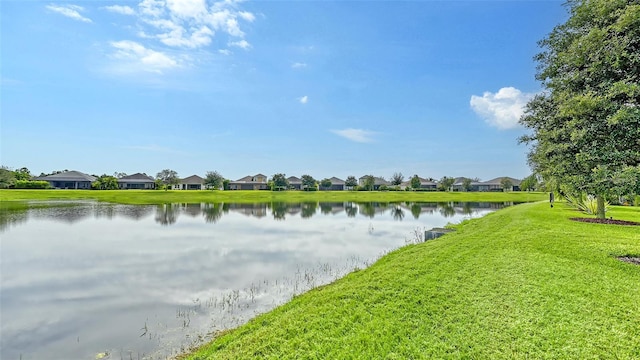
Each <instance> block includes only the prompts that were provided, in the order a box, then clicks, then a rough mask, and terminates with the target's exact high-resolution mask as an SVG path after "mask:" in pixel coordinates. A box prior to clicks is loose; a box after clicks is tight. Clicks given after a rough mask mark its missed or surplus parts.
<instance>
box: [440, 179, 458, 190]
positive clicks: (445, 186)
mask: <svg viewBox="0 0 640 360" xmlns="http://www.w3.org/2000/svg"><path fill="white" fill-rule="evenodd" d="M455 181H456V179H454V178H451V177H448V176H443V177H442V179H440V181H439V182H438V190H440V191H450V190H451V186H452V185H453V183H454V182H455Z"/></svg>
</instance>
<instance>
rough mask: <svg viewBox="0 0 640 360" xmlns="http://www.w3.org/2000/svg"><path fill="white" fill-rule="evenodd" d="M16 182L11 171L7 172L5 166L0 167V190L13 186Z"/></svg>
mask: <svg viewBox="0 0 640 360" xmlns="http://www.w3.org/2000/svg"><path fill="white" fill-rule="evenodd" d="M15 182H16V177H15V174H14V172H13V171H11V170H9V168H7V167H6V166H1V167H0V189H6V188H8V187H10V186H13V184H15Z"/></svg>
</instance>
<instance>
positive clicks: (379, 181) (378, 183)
mask: <svg viewBox="0 0 640 360" xmlns="http://www.w3.org/2000/svg"><path fill="white" fill-rule="evenodd" d="M367 177H369V175H365V176H362V177H360V179H358V185H359V186H364V185H365V181H366V179H367ZM382 185H384V186H389V185H391V183H390V182H388V181H387V180H385V179H383V178H381V177H377V176H374V177H373V190H378V189H380V186H382Z"/></svg>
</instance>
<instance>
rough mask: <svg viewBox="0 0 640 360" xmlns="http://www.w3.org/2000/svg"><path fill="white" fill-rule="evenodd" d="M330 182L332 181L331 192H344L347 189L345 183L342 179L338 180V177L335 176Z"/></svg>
mask: <svg viewBox="0 0 640 360" xmlns="http://www.w3.org/2000/svg"><path fill="white" fill-rule="evenodd" d="M329 180H331V186H330V187H329V190H331V191H343V190H344V189H345V188H346V184H345V181H344V180H342V179H338V178H337V177H335V176H333V177H332V178H331V179H329Z"/></svg>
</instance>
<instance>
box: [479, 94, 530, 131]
mask: <svg viewBox="0 0 640 360" xmlns="http://www.w3.org/2000/svg"><path fill="white" fill-rule="evenodd" d="M533 96H534V94H528V93H523V92H522V91H520V90H518V89H516V88H514V87H504V88H502V89H500V90H498V92H497V93H495V94H494V93H491V92H488V91H487V92H485V93H484V94H482V96H476V95H472V96H471V100H470V102H469V104H470V105H471V108H472V109H473V111H475V112H476V114H478V115H479V116H480V117H482V118H483V119H484V120H485V121H486V122H487V123H488V124H489V125H491V126H495V127H497V128H498V129H511V128H515V127H517V126H518V120H520V117H521V116H522V114H523V113H524V107H525V105H526V104H527V102H528V101H529V100H530V99H531V98H532V97H533Z"/></svg>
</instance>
